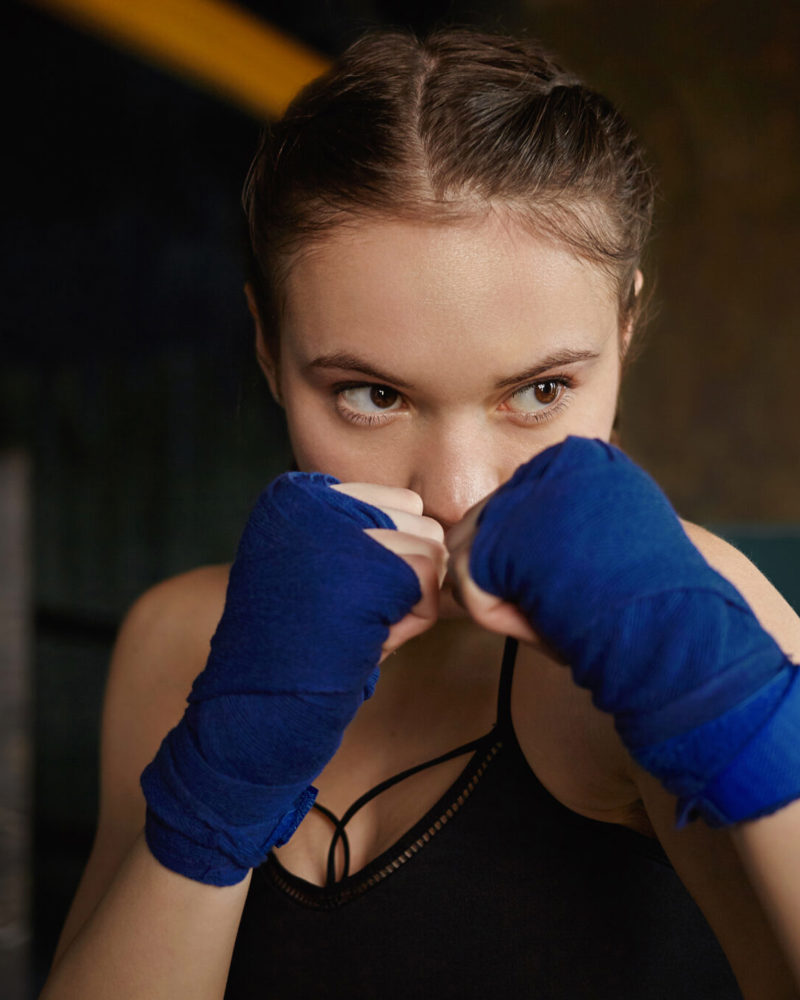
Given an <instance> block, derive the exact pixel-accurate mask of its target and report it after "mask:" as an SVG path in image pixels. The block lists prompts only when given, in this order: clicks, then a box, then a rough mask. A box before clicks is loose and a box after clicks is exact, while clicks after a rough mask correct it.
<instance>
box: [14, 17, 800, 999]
mask: <svg viewBox="0 0 800 1000" xmlns="http://www.w3.org/2000/svg"><path fill="white" fill-rule="evenodd" d="M453 21H456V22H460V23H467V24H478V25H481V26H484V27H489V28H499V29H506V30H510V31H513V32H518V31H526V32H529V33H531V34H534V35H538V36H540V37H541V38H543V39H544V40H545V42H546V43H547V45H548V46H549V47H550V48H551V49H553V50H555V51H556V52H558V53H559V54H560V55H561V56H562V58H563V61H564V62H565V63H566V64H567V65H568V66H569V67H570V68H571V69H573V70H576V71H577V72H579V73H581V74H582V75H583V76H584V77H585V78H586V79H587V80H588V81H589V82H590V83H592V84H593V85H594V86H595V87H596V88H597V89H599V90H601V91H603V92H605V93H607V94H608V95H609V96H610V97H611V98H612V99H614V100H615V101H616V102H617V103H618V104H619V105H620V106H621V107H622V109H623V110H624V111H625V112H626V113H627V115H628V117H629V118H630V119H631V121H632V122H633V124H634V125H635V127H636V128H637V130H638V131H639V133H640V134H641V136H642V137H643V139H644V141H645V144H646V146H647V147H648V148H649V150H650V153H651V158H652V161H653V163H654V166H655V169H656V172H657V175H658V177H659V180H660V194H659V204H658V211H657V221H656V231H655V237H654V240H653V244H652V247H651V251H650V254H649V258H648V261H647V274H646V279H647V280H648V282H650V284H651V285H652V286H653V288H654V294H653V299H652V307H651V317H650V321H649V323H648V326H647V329H646V331H645V332H644V343H643V345H642V351H641V354H640V357H639V359H638V360H637V361H636V363H635V364H634V366H633V367H632V368H631V370H630V371H629V373H628V376H627V384H626V385H625V388H624V397H623V409H622V428H621V429H622V439H623V444H624V445H625V447H626V448H627V449H628V451H629V452H630V453H631V454H632V455H633V456H634V457H635V458H636V459H637V460H638V461H640V462H641V463H642V464H643V465H644V466H645V467H646V468H647V469H648V470H650V471H651V472H652V473H653V474H654V475H655V477H656V478H657V479H658V481H659V482H660V483H661V484H662V485H663V487H664V488H665V489H666V491H667V493H668V494H669V495H670V497H671V498H672V500H673V502H674V503H675V505H676V506H677V508H678V509H679V511H680V512H681V514H683V515H684V516H686V517H688V518H690V519H693V520H696V521H699V522H700V523H703V524H705V525H708V526H710V527H712V528H715V529H716V530H718V531H719V532H721V533H722V534H724V535H725V536H726V537H728V538H730V539H732V540H733V541H734V542H735V543H736V544H738V545H739V546H740V547H741V548H742V549H743V550H744V551H745V552H747V553H748V555H750V557H751V558H753V559H754V561H755V562H756V563H757V564H758V565H759V566H761V568H762V570H763V571H764V572H766V573H767V575H768V576H770V577H771V578H772V579H773V581H774V582H775V583H776V585H778V587H779V588H780V589H782V590H783V592H784V593H785V595H786V596H787V598H788V599H789V601H790V602H792V603H793V604H794V606H795V607H796V608H799V609H800V442H799V441H798V429H800V381H799V380H800V375H799V374H798V373H800V296H799V295H798V280H797V274H796V272H797V265H798V262H800V64H799V63H798V59H797V53H798V52H799V51H800V6H799V5H798V4H797V3H796V2H794V0H791V2H788V0H787V2H779V0H758V2H756V0H738V2H734V0H729V2H713V0H709V2H703V0H673V2H671V3H669V4H666V3H653V4H646V3H644V4H643V3H642V2H641V0H493V2H491V3H490V2H489V0H472V2H469V3H467V2H463V3H462V2H460V0H428V2H424V3H423V2H422V0H412V2H407V3H401V2H400V0H294V2H291V3H290V2H288V0H276V2H272V3H270V2H266V0H264V2H260V0H250V2H248V3H245V4H243V5H239V6H237V7H233V6H232V5H230V4H227V3H225V2H223V0H160V2H159V0H74V2H69V0H52V2H45V0H41V2H38V3H35V4H33V3H23V2H21V0H12V2H10V3H8V4H6V5H4V9H3V14H2V22H0V23H2V29H3V30H2V37H3V40H4V58H3V65H4V70H5V77H6V82H5V87H4V93H5V97H6V100H5V115H4V129H3V131H4V133H5V134H6V137H7V138H6V153H5V154H4V155H3V160H4V162H5V174H6V182H5V185H4V190H3V194H4V197H3V230H2V240H3V269H2V294H0V338H1V341H2V347H1V349H0V560H1V561H0V567H1V569H0V572H2V582H1V583H0V649H1V651H0V994H2V996H3V997H8V998H9V1000H17V998H22V997H27V996H30V995H34V994H35V992H36V991H37V990H38V988H39V987H40V985H41V982H42V978H43V975H44V973H45V970H46V968H47V964H48V963H49V960H50V956H51V954H52V949H53V947H54V945H55V939H56V936H57V934H58V931H59V928H60V925H61V923H62V921H63V919H64V915H65V911H66V907H67V906H68V903H69V900H70V897H71V895H72V893H73V892H74V889H75V885H76V883H77V880H78V878H79V875H80V871H81V868H82V866H83V864H84V862H85V860H86V856H87V853H88V850H89V847H90V845H91V837H92V829H93V824H94V820H95V810H96V776H97V768H96V747H97V729H98V721H99V709H100V702H101V698H102V690H103V684H104V677H105V672H106V666H107V660H108V653H109V649H110V645H111V643H112V642H113V638H114V633H115V629H116V627H117V624H118V622H119V619H120V616H121V615H122V614H123V613H124V610H125V608H126V607H127V606H128V605H129V604H130V602H131V601H132V600H133V599H134V597H135V596H136V595H137V594H139V593H140V592H141V591H142V590H144V589H145V588H147V587H148V586H149V585H151V584H152V583H154V582H155V581H157V580H159V579H162V578H163V577H165V576H168V575H170V574H174V573H177V572H180V571H182V570H185V569H188V568H190V567H192V566H196V565H199V564H202V563H209V562H222V561H228V560H229V559H230V558H231V557H232V553H233V549H234V546H235V542H236V539H237V537H238V534H239V531H240V528H241V525H242V524H243V521H244V518H245V516H246V513H247V511H248V509H249V507H250V505H251V504H252V502H253V500H254V498H255V496H256V495H257V493H258V491H259V490H260V488H261V487H262V486H263V484H264V483H265V482H266V481H267V480H269V479H270V478H271V477H272V476H273V475H275V474H276V473H277V472H279V471H281V470H282V469H283V468H285V466H286V463H287V457H288V447H287V443H286V439H285V436H284V432H283V427H282V423H281V418H280V413H279V411H277V410H276V408H275V407H274V406H273V405H272V404H271V402H270V400H269V399H268V397H267V393H266V391H265V388H264V386H263V385H262V383H261V380H260V378H259V375H258V371H257V369H256V367H255V365H254V363H253V361H252V358H251V342H250V340H251V333H250V326H249V317H248V314H247V311H246V308H245V305H244V300H243V296H242V291H241V290H242V283H243V277H242V274H243V270H242V257H241V252H240V241H241V218H240V208H239V191H240V188H241V183H242V180H243V178H244V174H245V171H246V169H247V165H248V162H249V159H250V156H251V154H252V152H253V149H254V146H255V143H256V141H257V137H258V131H259V123H260V120H262V119H263V118H264V117H269V116H270V115H274V114H277V113H278V109H279V108H280V107H281V106H282V103H285V101H286V100H287V99H288V97H289V96H290V95H291V92H292V91H293V90H294V89H295V88H296V87H297V86H298V85H299V84H300V83H301V82H302V81H303V80H304V79H307V78H308V76H309V75H313V74H314V73H315V72H317V71H318V70H319V69H320V68H322V66H324V63H325V61H326V60H327V59H328V58H330V57H331V56H333V55H335V54H336V53H337V52H338V51H340V50H341V49H342V48H343V47H344V46H345V45H346V44H347V43H348V42H349V41H350V40H352V39H353V38H354V37H355V36H356V35H358V34H359V33H360V32H361V31H362V30H363V29H364V28H366V27H368V26H370V25H374V24H395V25H401V26H405V27H411V28H414V29H416V30H417V31H420V32H424V31H426V30H427V29H429V28H431V27H433V26H435V25H436V24H438V23H441V22H453ZM5 991H8V992H5Z"/></svg>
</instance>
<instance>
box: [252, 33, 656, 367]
mask: <svg viewBox="0 0 800 1000" xmlns="http://www.w3.org/2000/svg"><path fill="white" fill-rule="evenodd" d="M243 203H244V208H245V212H246V215H247V220H248V225H249V235H250V252H251V258H250V268H251V270H250V281H251V285H252V288H253V292H254V295H255V299H256V305H257V308H258V312H259V314H260V319H261V322H262V326H263V329H264V334H265V336H266V337H267V340H268V344H269V347H270V349H271V350H274V351H275V353H276V356H277V348H278V342H277V340H278V335H277V331H278V330H279V324H280V316H281V311H282V304H283V303H282V294H283V292H282V289H283V285H284V282H285V278H286V275H287V273H288V271H289V269H290V267H291V265H292V263H293V261H295V260H296V259H297V256H298V254H300V253H302V252H304V251H305V250H307V249H309V248H310V247H311V246H313V244H314V242H315V241H319V240H321V239H323V238H324V237H325V236H326V235H327V234H329V233H330V232H332V231H333V230H335V229H336V228H337V227H340V226H345V225H352V224H354V223H357V222H358V221H360V220H363V219H376V218H378V219H413V220H423V221H429V222H433V223H436V222H449V221H450V222H454V221H459V220H465V219H469V218H475V217H480V215H481V213H486V212H489V211H501V210H502V211H505V212H506V213H508V215H509V217H510V218H511V219H512V220H513V221H515V222H517V223H519V224H521V225H522V226H525V227H526V228H527V229H528V230H529V231H531V232H533V233H535V234H536V235H539V236H542V237H545V238H549V239H551V240H553V241H554V242H555V243H556V244H557V245H560V246H563V247H565V248H567V249H569V250H570V251H571V252H573V253H574V254H576V255H577V256H579V257H580V258H582V259H585V260H587V261H590V262H592V263H594V264H597V265H599V266H601V267H602V268H604V269H605V270H606V271H607V272H608V274H609V275H610V277H611V279H612V280H613V281H614V282H615V285H616V294H617V297H618V303H619V318H620V326H621V327H622V326H629V325H630V324H632V323H633V322H634V320H635V318H636V315H637V312H638V309H639V299H638V297H637V295H636V291H635V288H634V283H635V273H636V269H637V267H638V266H639V262H640V258H641V254H642V250H643V247H644V243H645V240H646V238H647V234H648V231H649V228H650V223H651V218H652V210H653V181H652V177H651V173H650V171H649V169H648V166H647V164H646V161H645V158H644V155H643V152H642V150H641V147H640V145H639V143H638V141H637V139H636V137H635V136H634V134H633V132H632V130H631V128H630V127H629V125H628V124H627V122H626V121H625V120H624V119H623V117H622V116H621V115H620V113H619V112H618V111H617V110H616V109H615V107H614V106H613V105H612V104H611V103H610V102H609V101H608V100H607V99H606V98H604V97H602V96H601V95H600V94H598V93H596V92H594V91H592V90H590V89H588V88H587V87H586V86H584V85H583V83H581V81H580V80H579V79H578V78H577V77H575V76H573V75H572V74H571V73H568V72H566V71H564V70H563V69H562V68H561V67H560V66H559V65H558V64H557V63H556V62H555V61H554V60H553V58H552V57H551V56H550V55H548V53H546V52H545V51H544V50H543V48H542V47H541V46H540V45H539V43H538V42H536V41H533V40H530V39H525V38H522V39H520V38H510V37H505V36H502V35H494V34H486V33H482V32H478V31H475V30H471V29H464V28H445V29H439V30H437V31H435V32H434V33H432V34H431V35H429V36H428V37H427V38H425V39H419V38H417V37H415V36H414V35H413V34H411V33H409V32H405V31H398V30H377V31H370V32H368V33H367V34H365V35H363V36H362V37H361V38H359V39H358V40H357V41H356V42H355V43H354V44H352V45H351V46H350V47H349V48H348V49H347V50H346V51H345V52H344V54H343V55H341V56H340V57H339V58H338V59H337V60H336V62H335V63H334V64H333V66H332V67H331V68H330V69H329V70H328V71H327V72H326V73H324V74H323V75H322V76H320V77H318V78H317V79H316V80H314V81H312V82H311V83H310V84H309V85H308V86H306V87H305V88H304V89H303V90H302V91H301V92H300V93H299V94H298V95H297V97H296V98H295V99H294V100H293V102H292V103H291V104H290V105H289V107H288V109H287V111H286V113H285V115H284V116H283V118H282V119H281V120H280V121H278V122H277V123H274V124H272V125H270V126H268V127H267V128H266V129H265V130H264V132H263V135H262V138H261V142H260V144H259V148H258V150H257V152H256V156H255V158H254V160H253V163H252V165H251V167H250V171H249V173H248V176H247V180H246V183H245V188H244V194H243Z"/></svg>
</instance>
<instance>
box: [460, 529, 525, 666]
mask: <svg viewBox="0 0 800 1000" xmlns="http://www.w3.org/2000/svg"><path fill="white" fill-rule="evenodd" d="M469 556H470V546H469V545H467V544H462V545H461V546H460V548H459V549H458V551H457V552H455V553H453V552H451V554H450V562H449V566H448V573H447V576H448V578H449V579H450V581H451V583H452V585H453V594H454V596H455V598H456V600H457V601H458V602H459V603H460V604H461V605H462V606H463V607H464V608H465V609H466V610H467V612H468V613H469V615H470V617H471V618H472V619H473V621H475V622H476V623H477V624H478V625H481V626H482V627H483V628H485V629H488V630H489V631H490V632H498V633H500V634H501V635H510V636H512V637H513V638H515V639H520V640H522V641H523V642H527V643H530V644H531V645H536V646H541V645H542V642H541V640H540V638H539V636H538V635H537V634H536V632H535V631H534V630H533V628H531V625H530V623H529V622H528V620H527V619H526V618H525V616H524V615H523V614H522V612H521V611H520V610H519V608H517V607H515V606H514V605H513V604H510V603H509V602H508V601H504V600H503V599H502V598H500V597H497V596H496V595H495V594H490V593H488V591H485V590H482V589H481V588H480V587H479V586H478V585H477V583H475V581H474V580H473V579H472V576H471V575H470V572H469Z"/></svg>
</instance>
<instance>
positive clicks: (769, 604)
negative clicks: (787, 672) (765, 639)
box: [683, 521, 800, 661]
mask: <svg viewBox="0 0 800 1000" xmlns="http://www.w3.org/2000/svg"><path fill="white" fill-rule="evenodd" d="M683 527H684V529H685V531H686V533H687V535H688V536H689V538H690V540H691V541H692V543H693V545H694V546H695V547H696V548H697V549H699V551H700V552H701V553H702V555H703V556H704V557H705V559H706V560H707V561H708V563H709V564H710V565H711V566H713V568H714V569H715V570H716V571H717V572H718V573H720V574H721V575H722V576H724V577H725V578H726V579H728V580H730V582H731V583H732V584H733V585H734V587H736V589H737V590H738V591H739V593H740V594H741V595H742V596H743V597H744V598H745V600H746V601H747V602H748V604H749V605H750V607H751V608H752V609H753V612H754V614H755V615H756V617H757V618H758V620H759V621H760V622H761V625H762V626H763V627H764V628H765V629H766V630H767V632H769V633H770V635H772V636H774V638H775V640H776V641H777V642H778V645H779V646H780V647H781V648H782V649H783V651H784V652H785V653H786V655H787V656H790V657H791V658H792V659H794V660H795V661H798V660H800V618H798V616H797V615H796V614H795V612H794V611H793V610H792V608H791V607H790V606H789V604H788V603H787V602H786V601H785V600H784V598H783V597H782V596H781V594H780V593H779V592H778V591H777V590H776V589H775V587H773V585H772V584H771V583H770V582H769V580H768V579H767V578H766V577H765V576H764V574H763V573H762V572H761V571H760V570H759V569H757V568H756V567H755V566H754V565H753V563H751V562H750V560H749V559H748V558H747V556H745V555H744V554H743V553H742V552H740V551H739V550H738V549H737V548H735V547H734V546H733V545H731V544H730V543H729V542H726V541H725V540H724V539H722V538H720V537H719V536H717V535H715V534H713V533H712V532H710V531H708V530H706V529H705V528H701V527H700V526H699V525H697V524H692V523H691V522H688V521H684V522H683Z"/></svg>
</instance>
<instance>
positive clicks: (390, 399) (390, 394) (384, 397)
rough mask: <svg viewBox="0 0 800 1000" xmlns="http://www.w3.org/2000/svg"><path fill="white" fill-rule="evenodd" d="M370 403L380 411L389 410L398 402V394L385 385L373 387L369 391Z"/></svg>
mask: <svg viewBox="0 0 800 1000" xmlns="http://www.w3.org/2000/svg"><path fill="white" fill-rule="evenodd" d="M369 401H370V403H372V405H373V406H377V407H378V409H380V410H388V409H390V408H391V407H392V406H394V404H395V403H396V402H397V393H396V392H395V391H394V389H387V387H386V386H385V385H373V386H372V387H371V388H370V390H369Z"/></svg>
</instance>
